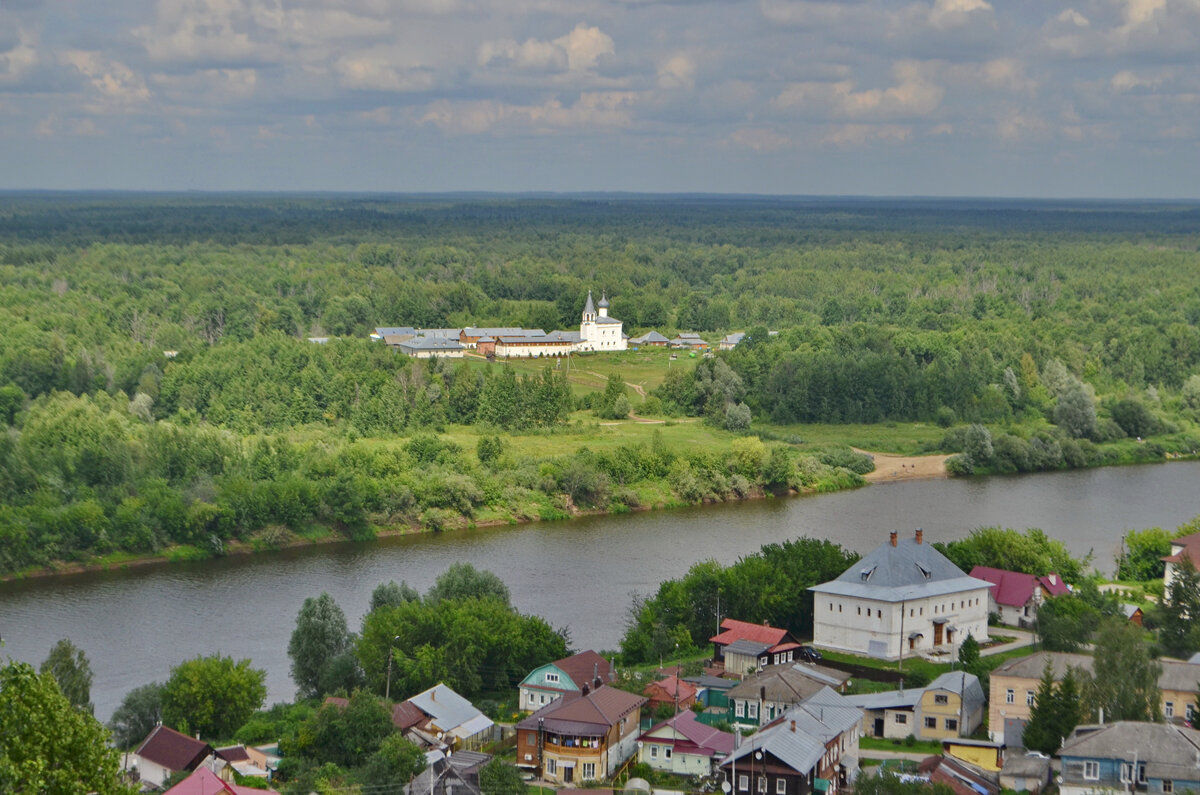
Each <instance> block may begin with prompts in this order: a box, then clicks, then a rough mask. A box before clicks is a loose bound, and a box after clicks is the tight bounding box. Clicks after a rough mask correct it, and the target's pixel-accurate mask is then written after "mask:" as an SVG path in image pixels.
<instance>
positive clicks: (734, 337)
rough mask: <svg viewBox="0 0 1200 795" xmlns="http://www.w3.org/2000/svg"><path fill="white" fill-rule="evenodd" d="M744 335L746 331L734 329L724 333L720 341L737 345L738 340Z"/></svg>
mask: <svg viewBox="0 0 1200 795" xmlns="http://www.w3.org/2000/svg"><path fill="white" fill-rule="evenodd" d="M745 336H746V332H744V331H735V332H733V333H732V334H726V335H725V337H724V339H722V340H721V342H724V343H728V344H729V345H737V344H738V343H739V342H741V341H742V339H743V338H745Z"/></svg>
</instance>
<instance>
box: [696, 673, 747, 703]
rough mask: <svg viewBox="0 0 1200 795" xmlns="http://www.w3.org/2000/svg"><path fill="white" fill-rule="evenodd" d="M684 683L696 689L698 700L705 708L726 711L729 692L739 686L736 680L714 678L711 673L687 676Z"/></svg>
mask: <svg viewBox="0 0 1200 795" xmlns="http://www.w3.org/2000/svg"><path fill="white" fill-rule="evenodd" d="M683 681H685V682H688V683H689V684H691V685H692V686H694V687H695V688H696V700H697V701H698V702H700V704H702V705H703V706H704V708H705V711H708V710H709V709H716V710H721V711H725V710H726V709H728V708H729V691H730V690H731V689H732V688H733V687H734V685H736V684H737V681H736V680H734V679H726V678H725V677H723V676H714V675H712V674H711V673H706V674H701V675H699V676H685V677H684V678H683Z"/></svg>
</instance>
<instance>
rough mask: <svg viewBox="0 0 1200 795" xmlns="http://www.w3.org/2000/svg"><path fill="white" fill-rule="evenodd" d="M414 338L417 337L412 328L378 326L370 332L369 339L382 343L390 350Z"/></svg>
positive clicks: (415, 331)
mask: <svg viewBox="0 0 1200 795" xmlns="http://www.w3.org/2000/svg"><path fill="white" fill-rule="evenodd" d="M415 336H417V330H416V329H415V328H413V327H412V326H378V327H376V329H375V330H374V331H373V332H371V339H373V340H375V341H376V342H383V343H384V344H385V345H387V346H388V347H391V348H394V347H396V346H397V345H399V344H400V343H402V342H407V341H408V340H411V339H412V338H413V337H415Z"/></svg>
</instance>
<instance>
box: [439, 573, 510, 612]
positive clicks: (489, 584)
mask: <svg viewBox="0 0 1200 795" xmlns="http://www.w3.org/2000/svg"><path fill="white" fill-rule="evenodd" d="M510 598H511V597H510V594H509V591H508V586H507V585H505V584H504V580H502V579H500V578H499V577H497V576H496V575H495V574H492V573H491V572H490V571H486V570H484V571H480V570H479V569H476V568H475V567H474V566H472V565H471V564H470V563H454V564H452V565H451V566H450V568H448V569H446V570H445V571H444V572H442V573H441V574H440V575H439V576H438V578H437V580H435V581H434V583H433V586H432V587H431V588H430V589H429V592H428V593H426V594H425V600H426V601H427V602H431V603H436V602H440V601H444V600H447V599H495V600H497V601H499V602H501V603H503V604H504V605H505V606H508V605H509V603H510V602H509V599H510Z"/></svg>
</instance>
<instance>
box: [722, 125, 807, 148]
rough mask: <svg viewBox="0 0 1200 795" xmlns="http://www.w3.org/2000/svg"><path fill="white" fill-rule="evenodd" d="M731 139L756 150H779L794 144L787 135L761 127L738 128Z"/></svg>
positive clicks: (739, 144) (735, 142)
mask: <svg viewBox="0 0 1200 795" xmlns="http://www.w3.org/2000/svg"><path fill="white" fill-rule="evenodd" d="M729 140H730V141H731V142H732V143H734V144H737V145H738V146H742V147H745V148H747V149H753V150H754V151H755V152H777V151H779V150H780V149H784V148H786V147H788V146H791V144H792V141H791V139H790V138H788V137H787V136H785V135H780V134H779V133H777V132H775V131H774V130H768V129H765V128H761V127H759V128H753V129H743V130H737V131H735V132H734V133H733V134H732V135H730V136H729Z"/></svg>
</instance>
